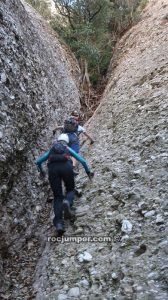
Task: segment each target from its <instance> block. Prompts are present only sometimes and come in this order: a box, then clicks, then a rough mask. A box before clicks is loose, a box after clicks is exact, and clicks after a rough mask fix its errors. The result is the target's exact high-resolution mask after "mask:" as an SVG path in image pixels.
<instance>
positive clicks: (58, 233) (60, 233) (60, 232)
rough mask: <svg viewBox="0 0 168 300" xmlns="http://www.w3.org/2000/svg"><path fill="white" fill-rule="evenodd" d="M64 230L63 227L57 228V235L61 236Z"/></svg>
mask: <svg viewBox="0 0 168 300" xmlns="http://www.w3.org/2000/svg"><path fill="white" fill-rule="evenodd" d="M64 232H65V230H64V229H59V230H57V236H59V237H60V236H62V235H63V234H64Z"/></svg>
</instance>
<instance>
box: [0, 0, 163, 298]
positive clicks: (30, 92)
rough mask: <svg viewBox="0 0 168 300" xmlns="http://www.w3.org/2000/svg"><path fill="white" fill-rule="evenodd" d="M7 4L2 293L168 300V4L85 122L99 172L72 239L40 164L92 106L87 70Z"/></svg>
mask: <svg viewBox="0 0 168 300" xmlns="http://www.w3.org/2000/svg"><path fill="white" fill-rule="evenodd" d="M1 2H2V5H3V10H2V9H1V10H2V15H3V18H2V30H1V31H0V33H1V40H2V41H3V48H2V50H1V57H2V62H3V72H1V76H0V78H1V84H2V87H3V92H2V93H1V94H0V95H2V96H3V97H2V99H3V101H2V103H3V104H2V121H1V125H2V126H1V129H0V132H2V133H1V135H0V137H1V141H2V147H1V153H0V167H1V171H3V172H1V174H2V176H1V177H2V183H1V198H2V200H1V204H0V205H1V227H0V229H1V238H0V239H1V243H0V253H1V257H2V259H3V264H0V274H1V298H2V299H9V300H13V299H19V300H22V299H25V300H26V299H27V300H28V299H36V300H43V299H44V300H66V299H67V300H69V299H75V300H77V299H81V300H94V299H99V300H114V299H116V300H125V299H130V300H132V299H133V300H143V299H144V300H146V299H154V300H166V299H167V298H168V290H167V283H168V275H167V274H168V272H167V269H168V260H167V245H168V240H167V225H168V224H167V222H168V199H167V191H168V186H167V182H168V175H167V174H168V173H167V167H168V165H167V157H168V152H167V149H168V144H167V141H168V132H167V128H168V124H167V116H168V98H167V95H168V52H167V49H168V26H167V24H168V23H167V11H168V4H167V1H166V0H151V1H150V3H149V4H148V5H147V7H146V8H145V10H144V12H143V15H142V19H141V21H140V22H139V23H138V24H137V25H136V26H134V27H133V28H131V29H130V30H129V31H128V32H127V33H126V34H125V35H124V36H123V37H122V39H121V40H120V41H119V42H118V44H117V46H116V50H115V51H116V52H115V55H114V59H113V61H112V62H111V68H110V69H111V72H112V74H111V75H109V80H108V83H107V86H106V89H105V91H104V94H103V97H102V100H101V103H100V105H99V106H98V108H97V109H96V111H95V112H94V114H93V116H92V117H91V118H90V119H89V120H88V122H87V123H86V124H85V125H86V128H87V130H88V132H89V133H90V134H91V135H92V136H93V138H94V140H95V143H94V144H93V145H90V144H89V142H88V141H86V142H85V143H84V145H83V147H82V150H81V153H82V155H83V156H84V157H85V158H86V159H87V161H88V162H89V164H90V165H91V168H92V169H93V170H94V172H95V176H94V178H93V180H92V181H89V179H88V178H87V176H86V175H85V173H84V171H83V169H82V168H80V175H79V176H78V177H77V179H76V186H77V190H78V192H80V193H81V195H80V197H76V199H75V207H76V220H75V222H74V223H73V224H66V225H67V230H66V233H65V237H64V240H62V241H58V240H56V239H55V230H54V227H53V225H52V217H53V210H52V202H48V201H49V200H51V199H52V194H51V191H50V189H49V186H48V183H47V178H46V179H45V180H44V181H43V180H41V179H40V178H39V174H38V172H37V169H36V166H35V164H34V161H35V158H36V157H38V156H39V155H40V154H41V153H42V152H43V151H44V150H46V149H48V147H49V145H51V143H52V141H53V136H52V129H53V128H54V127H55V125H56V124H60V123H61V122H62V120H63V119H64V117H65V116H67V115H68V114H69V112H71V111H72V110H73V109H74V107H75V108H77V109H78V110H79V109H80V96H79V90H78V82H77V78H78V75H79V74H78V71H79V70H78V66H77V64H76V61H75V59H74V58H73V56H72V57H71V59H70V53H68V54H67V53H66V51H65V50H63V49H62V48H61V46H60V44H59V43H58V41H57V39H55V37H54V36H53V33H52V32H50V30H49V29H48V27H47V25H46V23H45V22H44V21H43V20H42V19H41V18H40V17H39V16H38V15H37V14H36V13H35V11H33V10H31V8H30V7H29V6H24V5H23V4H21V2H20V1H19V0H12V1H9V0H6V1H5V2H4V1H1ZM22 3H24V2H22ZM16 12H17V13H16ZM28 24H30V25H28ZM73 70H75V72H73ZM13 78H14V79H15V80H14V79H13ZM23 99H24V101H23ZM11 101H12V102H11ZM5 117H6V118H5ZM13 154H14V156H13ZM13 157H14V158H15V159H13ZM9 183H10V189H9ZM66 238H71V241H68V240H66ZM72 238H75V239H73V240H72ZM107 238H108V240H107Z"/></svg>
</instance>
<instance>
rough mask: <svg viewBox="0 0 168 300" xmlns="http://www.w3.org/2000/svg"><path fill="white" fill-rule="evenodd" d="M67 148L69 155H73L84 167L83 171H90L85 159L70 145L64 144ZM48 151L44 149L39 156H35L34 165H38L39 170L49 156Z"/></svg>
mask: <svg viewBox="0 0 168 300" xmlns="http://www.w3.org/2000/svg"><path fill="white" fill-rule="evenodd" d="M66 147H67V149H68V150H69V155H70V156H73V157H74V158H75V159H76V160H78V161H79V162H80V163H81V164H82V166H83V167H84V169H85V172H86V173H87V174H88V173H90V168H89V166H88V164H87V162H86V160H85V159H84V158H83V157H82V156H80V155H79V154H77V153H76V152H75V151H74V150H72V149H71V148H70V147H68V146H66ZM49 152H50V151H46V152H45V153H44V154H43V155H42V156H40V157H39V158H37V160H36V165H37V166H38V168H39V170H40V171H42V166H41V165H42V163H43V162H45V161H46V160H47V159H48V157H49Z"/></svg>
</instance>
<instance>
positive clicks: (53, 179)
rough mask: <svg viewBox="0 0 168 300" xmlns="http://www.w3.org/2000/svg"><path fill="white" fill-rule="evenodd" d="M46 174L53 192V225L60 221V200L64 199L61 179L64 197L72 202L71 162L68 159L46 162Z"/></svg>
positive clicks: (72, 175)
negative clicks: (64, 192) (63, 186)
mask: <svg viewBox="0 0 168 300" xmlns="http://www.w3.org/2000/svg"><path fill="white" fill-rule="evenodd" d="M48 174H49V182H50V186H51V189H52V191H53V194H54V214H55V217H54V220H53V223H54V226H56V224H57V223H62V222H63V220H62V202H63V199H64V195H63V190H62V181H63V182H64V184H65V188H66V199H67V200H68V201H69V203H70V205H72V204H73V200H74V189H75V182H74V173H73V167H72V163H71V162H70V161H65V162H52V163H49V164H48Z"/></svg>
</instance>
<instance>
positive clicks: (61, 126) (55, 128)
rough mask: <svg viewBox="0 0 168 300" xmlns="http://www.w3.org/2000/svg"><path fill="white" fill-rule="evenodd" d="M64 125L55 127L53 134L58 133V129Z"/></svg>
mask: <svg viewBox="0 0 168 300" xmlns="http://www.w3.org/2000/svg"><path fill="white" fill-rule="evenodd" d="M62 129H63V126H58V127H56V128H55V129H53V135H54V134H55V133H56V131H57V130H62Z"/></svg>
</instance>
